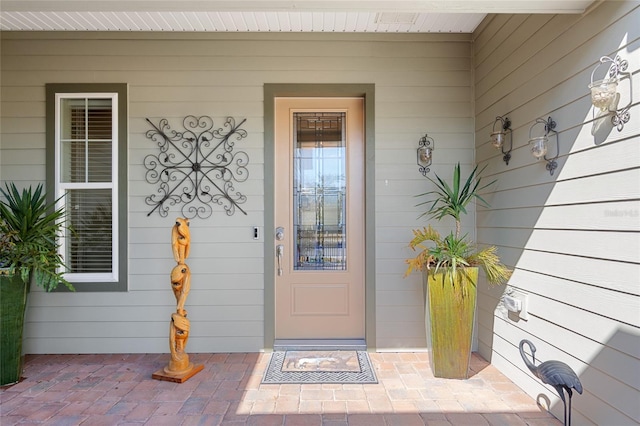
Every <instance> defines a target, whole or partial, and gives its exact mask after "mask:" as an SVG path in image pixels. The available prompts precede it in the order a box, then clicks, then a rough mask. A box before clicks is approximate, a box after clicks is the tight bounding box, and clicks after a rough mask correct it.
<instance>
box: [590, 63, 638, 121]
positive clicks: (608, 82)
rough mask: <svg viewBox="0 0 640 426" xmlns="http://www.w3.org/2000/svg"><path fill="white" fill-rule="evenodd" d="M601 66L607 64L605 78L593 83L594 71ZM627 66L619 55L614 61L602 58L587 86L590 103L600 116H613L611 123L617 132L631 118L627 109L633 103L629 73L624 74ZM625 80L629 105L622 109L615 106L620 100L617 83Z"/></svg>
mask: <svg viewBox="0 0 640 426" xmlns="http://www.w3.org/2000/svg"><path fill="white" fill-rule="evenodd" d="M603 64H609V71H608V72H607V78H604V79H602V80H596V81H593V76H594V74H595V72H596V70H597V69H598V67H600V66H601V65H603ZM628 66H629V63H628V62H627V61H626V60H622V58H620V56H619V55H616V57H615V58H614V59H611V58H610V57H608V56H603V57H601V58H600V63H599V64H598V65H596V67H595V68H594V69H593V71H592V72H591V84H589V89H590V90H591V103H592V104H593V106H594V107H595V108H597V109H599V110H600V113H601V114H600V115H606V114H609V113H612V114H613V115H612V116H611V123H612V124H613V125H614V126H615V127H616V128H617V129H618V131H619V132H621V131H622V129H623V128H624V125H625V123H627V122H628V121H629V119H630V118H631V115H630V113H629V109H630V108H631V104H632V103H633V100H632V97H633V88H632V87H631V82H632V78H631V73H630V72H625V71H626V70H627V67H628ZM621 76H622V77H621ZM625 78H628V79H629V103H628V104H627V105H626V106H625V107H624V108H618V105H617V104H618V102H619V100H620V94H619V93H618V91H617V88H618V82H619V81H620V80H622V79H625Z"/></svg>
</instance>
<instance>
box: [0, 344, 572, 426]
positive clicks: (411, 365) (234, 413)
mask: <svg viewBox="0 0 640 426" xmlns="http://www.w3.org/2000/svg"><path fill="white" fill-rule="evenodd" d="M370 356H371V361H372V363H373V367H374V369H375V370H376V375H377V376H378V380H379V383H378V384H367V385H353V384H341V385H335V384H324V385H319V384H304V385H293V384H287V385H262V384H260V381H261V378H262V375H263V373H264V370H265V368H266V367H267V363H268V361H269V357H270V355H269V354H261V353H233V354H191V355H190V357H191V360H192V361H193V362H195V363H201V364H204V366H205V367H204V370H203V371H201V372H200V373H198V374H197V375H196V376H194V377H193V378H191V379H190V380H188V381H187V382H185V383H182V384H177V383H170V382H163V381H158V380H153V379H152V378H151V375H152V373H153V372H155V371H156V370H158V369H159V368H161V367H163V366H165V365H166V364H167V361H168V357H169V355H168V354H112V355H31V356H28V357H27V363H26V367H25V372H24V377H25V379H24V380H23V381H21V382H20V383H18V384H16V385H13V386H8V387H4V388H2V390H1V391H0V404H1V405H0V424H2V426H9V425H15V424H20V425H35V424H44V425H79V424H82V425H91V426H96V425H98V426H99V425H152V426H155V425H159V426H161V425H172V426H173V425H227V424H229V425H232V424H252V425H332V426H333V425H335V426H338V425H366V426H375V425H408V426H411V425H424V424H428V425H560V424H561V422H559V421H558V420H557V419H556V418H555V417H553V416H552V415H551V414H549V413H547V412H546V411H545V410H544V409H542V408H540V407H539V406H538V405H537V404H536V402H535V401H534V400H533V399H532V398H531V397H529V396H528V395H527V394H525V393H524V392H523V391H522V390H520V389H519V388H518V387H517V386H515V385H514V384H513V383H512V382H511V381H509V380H508V379H507V378H505V377H504V376H503V375H502V374H500V373H499V372H498V371H497V370H496V369H495V368H494V367H493V366H491V365H490V364H488V363H487V362H486V361H484V360H483V359H482V358H480V357H479V356H477V355H475V354H474V355H473V358H472V368H473V374H472V376H471V377H470V378H469V379H468V380H444V379H436V378H434V377H433V375H432V374H431V370H430V369H429V361H428V356H427V354H426V353H372V354H370Z"/></svg>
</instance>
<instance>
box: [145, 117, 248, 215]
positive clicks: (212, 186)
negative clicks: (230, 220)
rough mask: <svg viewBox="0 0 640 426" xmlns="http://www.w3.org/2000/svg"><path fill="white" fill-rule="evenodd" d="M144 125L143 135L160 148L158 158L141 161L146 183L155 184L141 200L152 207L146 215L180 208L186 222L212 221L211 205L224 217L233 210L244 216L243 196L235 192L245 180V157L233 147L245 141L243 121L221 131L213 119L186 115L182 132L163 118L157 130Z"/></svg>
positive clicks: (231, 121)
mask: <svg viewBox="0 0 640 426" xmlns="http://www.w3.org/2000/svg"><path fill="white" fill-rule="evenodd" d="M146 120H147V122H148V123H149V124H150V125H151V127H152V128H153V129H151V130H149V131H147V133H146V136H147V138H149V139H151V140H152V141H154V142H156V143H157V144H158V147H159V148H160V153H159V154H157V155H155V154H149V155H147V156H146V157H145V159H144V166H145V168H146V169H147V172H146V175H145V179H146V181H147V182H149V183H150V184H158V189H157V191H156V194H152V195H150V196H148V197H146V199H145V202H146V203H147V205H149V206H153V209H151V211H150V212H149V213H148V214H147V216H150V215H151V214H152V213H153V212H154V211H156V210H157V211H158V213H159V214H160V216H162V217H166V216H167V214H168V213H169V209H170V207H171V206H174V205H178V204H183V205H182V209H181V212H182V215H183V216H184V217H186V218H188V219H193V218H195V217H199V218H202V219H206V218H208V217H210V216H211V214H212V213H213V208H214V206H215V205H219V206H222V208H223V209H224V211H225V213H226V214H227V216H231V215H233V214H234V213H235V212H236V209H238V210H240V211H241V212H242V213H244V214H245V215H246V214H247V212H246V211H244V210H243V209H242V207H240V204H243V203H245V202H246V201H247V197H246V196H245V195H243V194H242V193H240V192H238V191H237V190H236V189H235V187H234V183H236V182H244V181H246V180H247V178H248V177H249V170H248V169H247V165H248V164H249V156H248V155H247V154H246V153H245V152H243V151H234V148H235V143H236V142H237V141H240V140H241V139H244V138H245V137H247V132H246V130H244V129H241V128H240V127H241V126H242V124H244V122H245V121H246V119H243V120H242V121H240V123H238V124H236V120H235V119H234V118H232V117H227V118H226V121H225V122H224V125H223V127H221V128H218V129H214V123H213V119H212V118H211V117H208V116H201V117H195V116H193V115H188V116H186V117H185V118H184V120H183V121H182V125H183V127H184V131H183V132H178V131H175V130H171V126H169V121H168V120H167V119H165V118H163V119H161V120H160V121H159V123H158V125H155V124H154V123H153V122H151V120H149V119H148V118H147V119H146Z"/></svg>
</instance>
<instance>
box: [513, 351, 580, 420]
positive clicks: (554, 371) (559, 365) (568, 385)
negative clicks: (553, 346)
mask: <svg viewBox="0 0 640 426" xmlns="http://www.w3.org/2000/svg"><path fill="white" fill-rule="evenodd" d="M525 343H526V344H527V345H529V349H530V350H531V358H532V360H533V362H532V361H529V358H527V354H526V353H525V352H524V345H525ZM520 356H522V359H523V360H524V363H525V364H526V365H527V368H529V370H531V372H532V373H533V375H534V376H536V377H537V378H539V379H540V380H542V383H546V384H548V385H551V386H553V387H554V388H556V391H558V394H559V395H560V399H562V403H563V404H564V424H565V426H570V425H571V397H572V396H573V391H572V389H575V390H576V392H578V393H579V394H582V383H580V379H579V378H578V375H577V374H576V373H575V372H574V371H573V370H572V369H571V367H569V366H568V365H567V364H565V363H564V362H561V361H545V362H543V363H542V364H540V365H539V366H537V367H536V365H535V362H536V347H535V346H534V344H533V343H531V342H530V341H528V340H526V339H523V340H521V341H520ZM565 390H566V391H567V394H569V410H568V411H567V402H566V400H565V398H564V391H565ZM567 413H569V416H568V417H569V422H568V423H567Z"/></svg>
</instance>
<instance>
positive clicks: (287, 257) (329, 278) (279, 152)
mask: <svg viewBox="0 0 640 426" xmlns="http://www.w3.org/2000/svg"><path fill="white" fill-rule="evenodd" d="M363 103H364V101H363V99H362V98H276V123H275V141H276V147H275V152H276V156H275V157H276V158H275V161H276V164H275V201H276V203H275V204H276V207H275V218H276V226H277V228H276V232H275V235H276V238H275V241H274V242H273V243H274V244H275V247H276V277H275V287H276V288H275V299H276V301H275V304H276V312H275V316H276V327H275V333H276V339H364V334H365V324H364V323H365V321H364V320H365V314H364V313H365V294H364V288H365V285H364V258H365V246H364V226H365V218H364V108H363Z"/></svg>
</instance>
